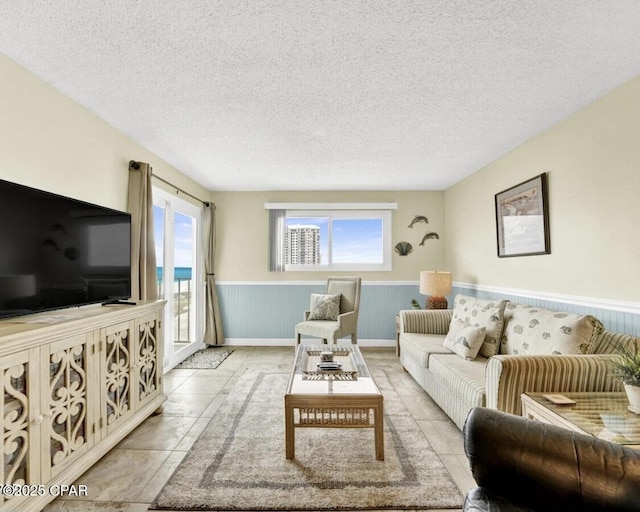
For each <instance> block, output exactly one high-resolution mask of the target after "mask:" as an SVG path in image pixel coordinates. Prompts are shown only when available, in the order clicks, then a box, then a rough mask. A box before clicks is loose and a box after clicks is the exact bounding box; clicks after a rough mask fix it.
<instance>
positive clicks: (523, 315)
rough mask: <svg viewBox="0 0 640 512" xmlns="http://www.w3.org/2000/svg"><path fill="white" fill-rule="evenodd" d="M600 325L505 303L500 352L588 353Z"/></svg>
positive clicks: (591, 320) (588, 319) (588, 318)
mask: <svg viewBox="0 0 640 512" xmlns="http://www.w3.org/2000/svg"><path fill="white" fill-rule="evenodd" d="M603 329H604V326H603V325H602V323H601V322H600V321H599V320H597V319H596V318H594V317H593V316H591V315H577V314H575V313H566V312H562V311H550V310H548V309H544V308H539V307H536V306H528V305H524V304H513V303H509V305H508V306H507V308H506V310H505V328H504V333H503V336H502V341H501V346H500V352H501V353H503V354H530V355H552V354H588V353H590V352H591V347H592V344H594V343H595V341H596V340H597V339H598V338H599V336H600V334H601V333H602V331H603Z"/></svg>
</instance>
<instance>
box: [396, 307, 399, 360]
mask: <svg viewBox="0 0 640 512" xmlns="http://www.w3.org/2000/svg"><path fill="white" fill-rule="evenodd" d="M396 356H398V357H400V315H396Z"/></svg>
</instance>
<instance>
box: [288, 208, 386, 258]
mask: <svg viewBox="0 0 640 512" xmlns="http://www.w3.org/2000/svg"><path fill="white" fill-rule="evenodd" d="M286 224H287V225H292V224H311V225H315V226H319V227H320V261H321V263H322V264H326V263H327V260H328V255H329V246H328V239H329V219H327V218H320V217H287V219H286ZM332 227H333V230H332V233H331V237H332V242H333V248H332V257H333V263H382V258H383V242H382V219H333V226H332Z"/></svg>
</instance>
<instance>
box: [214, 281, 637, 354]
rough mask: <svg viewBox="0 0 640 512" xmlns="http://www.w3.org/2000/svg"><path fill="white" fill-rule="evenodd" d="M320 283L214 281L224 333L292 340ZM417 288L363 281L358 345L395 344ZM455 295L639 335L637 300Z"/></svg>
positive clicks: (473, 291) (494, 292)
mask: <svg viewBox="0 0 640 512" xmlns="http://www.w3.org/2000/svg"><path fill="white" fill-rule="evenodd" d="M324 286H325V283H324V282H322V281H318V282H289V281H287V282H276V283H273V282H249V283H247V282H220V283H218V296H219V299H220V309H221V312H222V320H223V326H224V332H225V337H226V338H227V340H228V342H229V343H230V344H233V343H234V340H237V341H238V342H239V344H253V343H254V342H255V343H264V344H277V345H282V344H288V343H293V340H294V327H295V325H296V324H297V323H298V322H301V321H302V320H303V313H304V311H305V310H306V309H308V308H309V298H310V295H311V293H323V292H324ZM418 290H419V288H418V282H408V281H380V282H363V283H362V292H361V299H360V315H359V321H358V338H359V339H360V340H362V341H363V344H366V345H374V346H375V345H386V346H389V345H391V344H395V336H396V334H395V332H396V331H395V325H396V323H395V316H396V314H397V313H398V311H400V310H401V309H411V300H412V299H416V300H417V301H418V302H419V303H420V305H421V306H422V307H423V308H424V300H425V296H424V295H421V294H420V293H419V291H418ZM457 293H463V294H465V295H471V296H474V297H479V298H500V299H508V300H511V301H513V302H517V303H521V304H530V305H533V306H538V307H543V308H547V309H551V310H556V311H570V312H573V313H578V314H591V315H593V316H595V317H596V318H598V319H599V320H600V321H601V322H602V323H603V324H604V325H605V327H606V328H607V329H610V330H612V331H618V332H624V333H627V334H632V335H635V336H640V304H629V303H617V302H605V301H598V300H596V299H590V298H584V297H572V296H563V295H552V294H543V293H536V292H532V291H525V290H512V289H500V288H495V287H488V286H477V285H470V284H465V283H454V287H453V291H452V293H451V294H450V295H449V296H448V297H447V298H448V299H449V307H452V306H453V300H454V298H455V295H456V294H457ZM600 305H601V307H600ZM367 340H368V341H369V343H367V342H366V341H367Z"/></svg>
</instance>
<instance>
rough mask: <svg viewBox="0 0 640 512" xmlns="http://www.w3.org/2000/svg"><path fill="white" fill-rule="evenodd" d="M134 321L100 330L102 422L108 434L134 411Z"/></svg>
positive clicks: (101, 424)
mask: <svg viewBox="0 0 640 512" xmlns="http://www.w3.org/2000/svg"><path fill="white" fill-rule="evenodd" d="M134 345H135V343H134V322H133V321H127V322H121V323H118V324H116V325H110V326H109V327H107V328H104V329H101V331H100V350H99V352H98V354H99V357H100V365H101V371H100V373H101V375H102V379H101V380H102V383H103V389H102V393H101V410H100V419H99V423H100V426H101V427H102V428H103V429H106V432H107V434H109V433H110V432H112V431H113V430H114V429H116V428H118V426H119V425H120V424H121V423H122V422H124V421H126V420H127V419H128V418H129V417H130V416H131V415H132V414H133V412H134V405H133V404H134V398H133V394H134V389H135V388H134V384H133V382H134V380H135V371H134V370H135V369H134V360H135V348H134Z"/></svg>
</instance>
